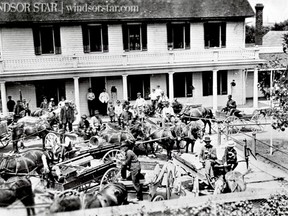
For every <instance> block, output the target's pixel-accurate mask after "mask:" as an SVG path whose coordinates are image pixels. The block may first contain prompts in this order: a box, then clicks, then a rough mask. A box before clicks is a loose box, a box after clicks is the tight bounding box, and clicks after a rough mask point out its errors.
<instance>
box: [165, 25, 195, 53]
mask: <svg viewBox="0 0 288 216" xmlns="http://www.w3.org/2000/svg"><path fill="white" fill-rule="evenodd" d="M167 43H168V49H169V50H170V49H190V23H168V24H167Z"/></svg>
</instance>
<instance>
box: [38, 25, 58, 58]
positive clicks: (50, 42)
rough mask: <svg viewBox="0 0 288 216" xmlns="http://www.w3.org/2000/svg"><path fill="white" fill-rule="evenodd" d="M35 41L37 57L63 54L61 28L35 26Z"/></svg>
mask: <svg viewBox="0 0 288 216" xmlns="http://www.w3.org/2000/svg"><path fill="white" fill-rule="evenodd" d="M33 39H34V49H35V55H42V54H61V40H60V27H59V26H50V25H48V26H35V27H34V28H33Z"/></svg>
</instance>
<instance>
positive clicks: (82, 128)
mask: <svg viewBox="0 0 288 216" xmlns="http://www.w3.org/2000/svg"><path fill="white" fill-rule="evenodd" d="M89 130H90V123H89V121H88V120H87V115H85V114H84V115H82V116H81V120H80V121H79V123H78V131H77V134H78V135H79V136H82V137H83V138H84V140H86V139H87V138H88V134H89Z"/></svg>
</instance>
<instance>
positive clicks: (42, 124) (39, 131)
mask: <svg viewBox="0 0 288 216" xmlns="http://www.w3.org/2000/svg"><path fill="white" fill-rule="evenodd" d="M10 128H11V129H12V142H13V150H14V152H18V145H17V143H18V141H19V140H20V139H21V138H23V137H25V136H26V137H30V136H39V137H40V138H42V143H43V149H45V136H46V135H47V134H48V133H49V130H51V126H50V124H49V123H48V122H47V121H46V120H44V119H41V118H38V117H31V116H25V117H23V118H21V119H19V120H18V122H17V123H16V124H14V125H11V126H10Z"/></svg>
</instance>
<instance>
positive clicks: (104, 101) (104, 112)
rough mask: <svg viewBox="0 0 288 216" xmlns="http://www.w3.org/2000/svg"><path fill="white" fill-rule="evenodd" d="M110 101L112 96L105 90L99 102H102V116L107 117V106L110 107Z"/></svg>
mask: <svg viewBox="0 0 288 216" xmlns="http://www.w3.org/2000/svg"><path fill="white" fill-rule="evenodd" d="M109 100H110V96H109V94H108V92H106V89H103V92H101V93H100V95H99V101H100V102H101V104H102V105H101V107H100V108H101V109H99V110H100V114H102V115H103V116H106V115H107V105H108V101H109Z"/></svg>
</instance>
